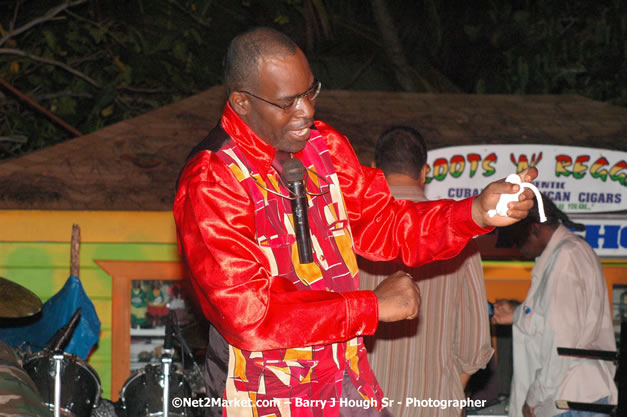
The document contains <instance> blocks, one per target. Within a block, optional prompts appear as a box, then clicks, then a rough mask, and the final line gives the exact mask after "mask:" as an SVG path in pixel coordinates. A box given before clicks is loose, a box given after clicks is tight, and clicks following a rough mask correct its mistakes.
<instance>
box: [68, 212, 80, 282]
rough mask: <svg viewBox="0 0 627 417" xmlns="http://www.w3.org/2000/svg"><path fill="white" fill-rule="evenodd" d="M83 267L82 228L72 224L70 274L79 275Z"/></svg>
mask: <svg viewBox="0 0 627 417" xmlns="http://www.w3.org/2000/svg"><path fill="white" fill-rule="evenodd" d="M80 267H81V228H80V227H79V226H78V225H77V224H73V225H72V243H71V246H70V275H71V276H74V277H78V276H79V274H80Z"/></svg>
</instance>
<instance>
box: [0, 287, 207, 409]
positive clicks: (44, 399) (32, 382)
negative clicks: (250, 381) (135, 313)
mask: <svg viewBox="0 0 627 417" xmlns="http://www.w3.org/2000/svg"><path fill="white" fill-rule="evenodd" d="M41 307H42V304H41V301H40V300H39V298H38V297H37V296H36V295H35V294H33V293H32V292H31V291H29V290H28V289H26V288H23V287H21V286H19V285H18V284H15V283H13V282H11V281H9V280H7V279H5V278H1V277H0V327H9V326H12V325H14V324H12V323H13V322H14V321H15V320H23V319H24V318H27V317H33V316H35V315H37V314H38V313H39V312H40V311H41ZM79 320H80V308H79V309H78V310H77V311H76V312H75V313H74V315H73V316H72V318H71V319H70V321H69V322H68V323H67V324H66V325H65V326H63V327H62V328H61V329H59V331H57V332H56V333H55V335H54V336H53V337H52V338H51V339H50V340H49V341H48V343H47V344H46V346H45V347H44V349H43V350H41V351H39V352H36V353H30V351H26V352H25V351H23V350H21V349H20V350H12V349H11V348H10V347H9V346H8V345H6V344H4V343H3V342H0V353H1V352H3V351H5V352H10V354H9V356H8V357H11V358H13V357H15V358H16V359H17V358H19V359H21V364H20V360H19V359H18V360H11V361H9V360H6V359H3V358H2V357H0V400H2V399H3V395H5V394H6V393H7V392H8V393H9V397H10V398H15V399H17V400H16V401H14V402H13V403H12V402H11V401H8V402H6V401H0V415H13V414H15V415H33V416H48V415H50V416H51V415H54V417H61V416H64V417H144V416H146V417H157V416H163V417H166V416H167V417H190V416H191V417H195V416H197V415H201V411H202V409H200V408H188V407H185V405H179V407H175V406H174V405H173V404H172V399H173V398H175V397H179V398H194V397H197V398H198V397H200V396H202V392H201V391H202V388H201V387H202V385H203V382H204V381H203V380H202V372H201V371H200V368H199V367H198V365H197V364H196V362H195V361H194V360H193V356H192V353H191V350H190V348H189V346H188V345H187V343H186V341H185V339H184V338H183V336H182V333H181V329H180V328H179V327H178V325H177V324H176V323H175V317H174V315H172V314H171V315H170V316H169V319H168V324H167V325H166V334H165V338H164V343H163V348H162V349H161V359H160V364H149V365H146V366H145V367H144V368H142V369H139V370H137V371H135V372H134V373H133V374H131V375H130V377H129V378H128V379H127V380H126V382H125V384H124V386H123V388H122V390H121V392H120V399H119V400H118V401H117V402H116V403H113V402H111V401H109V400H106V399H103V398H102V387H101V383H100V378H99V377H98V374H97V373H96V371H95V370H94V369H93V368H92V367H91V366H90V365H89V364H88V363H87V362H85V361H84V360H82V359H81V358H79V357H77V356H76V355H71V354H69V353H67V352H64V351H63V349H64V347H65V346H66V345H67V343H68V342H69V340H70V339H71V336H72V333H73V331H74V329H75V327H76V325H77V324H78V322H79ZM175 340H176V341H178V345H179V346H180V348H181V351H182V355H181V356H183V355H187V356H188V357H189V359H190V360H191V363H192V365H193V366H192V367H191V368H190V369H183V368H182V367H180V366H178V365H177V364H174V363H173V358H174V352H175V349H174V345H175V342H174V341H175ZM5 356H6V355H5ZM3 375H8V376H7V377H6V378H3ZM16 375H17V376H18V379H19V382H18V384H16V383H15V379H16V378H15V376H16ZM33 398H35V399H36V400H35V401H33V400H32V399H33ZM37 401H39V404H37ZM6 404H8V406H7V405H6ZM16 404H19V405H16ZM24 404H26V405H29V404H30V406H32V407H34V408H33V410H32V411H30V412H27V414H25V411H24ZM7 407H17V408H19V410H18V409H17V408H16V410H17V411H16V410H14V409H10V408H7Z"/></svg>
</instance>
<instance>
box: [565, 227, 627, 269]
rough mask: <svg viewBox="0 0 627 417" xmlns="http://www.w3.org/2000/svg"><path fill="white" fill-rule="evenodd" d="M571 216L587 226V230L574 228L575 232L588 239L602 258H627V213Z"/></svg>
mask: <svg viewBox="0 0 627 417" xmlns="http://www.w3.org/2000/svg"><path fill="white" fill-rule="evenodd" d="M569 217H570V219H571V220H572V221H574V222H575V223H581V224H583V225H584V226H586V230H585V231H583V232H578V231H576V230H573V233H575V234H577V235H579V236H581V237H583V238H584V239H586V242H588V244H589V245H590V246H591V247H592V249H594V252H596V254H597V255H598V256H599V257H600V258H622V259H627V215H624V216H611V217H609V218H608V217H606V216H601V215H596V216H577V215H573V216H569ZM626 278H627V277H626Z"/></svg>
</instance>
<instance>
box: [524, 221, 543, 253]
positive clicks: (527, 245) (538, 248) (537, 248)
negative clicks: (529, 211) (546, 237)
mask: <svg viewBox="0 0 627 417" xmlns="http://www.w3.org/2000/svg"><path fill="white" fill-rule="evenodd" d="M544 246H545V245H544V243H543V241H542V240H541V239H540V234H539V232H538V230H537V225H532V226H531V227H530V229H529V233H528V234H527V236H525V237H524V238H523V239H522V240H521V243H520V244H519V246H518V249H519V250H520V252H521V253H522V254H523V255H525V257H526V258H528V259H535V258H537V257H538V256H540V255H541V254H542V251H543V250H544Z"/></svg>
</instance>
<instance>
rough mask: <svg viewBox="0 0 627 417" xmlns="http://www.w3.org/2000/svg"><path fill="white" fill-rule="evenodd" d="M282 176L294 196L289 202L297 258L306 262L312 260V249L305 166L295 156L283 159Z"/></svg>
mask: <svg viewBox="0 0 627 417" xmlns="http://www.w3.org/2000/svg"><path fill="white" fill-rule="evenodd" d="M283 178H285V181H286V182H287V188H288V189H289V190H290V192H291V193H292V194H293V195H292V197H296V198H294V199H292V200H291V202H292V215H293V216H294V231H295V233H296V246H297V247H298V259H299V260H300V263H301V264H308V263H311V262H313V250H312V248H311V235H310V234H309V217H308V216H307V195H306V194H305V183H304V180H305V167H304V165H303V163H302V162H300V161H299V160H298V159H296V158H291V159H288V160H287V161H285V163H284V164H283Z"/></svg>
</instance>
